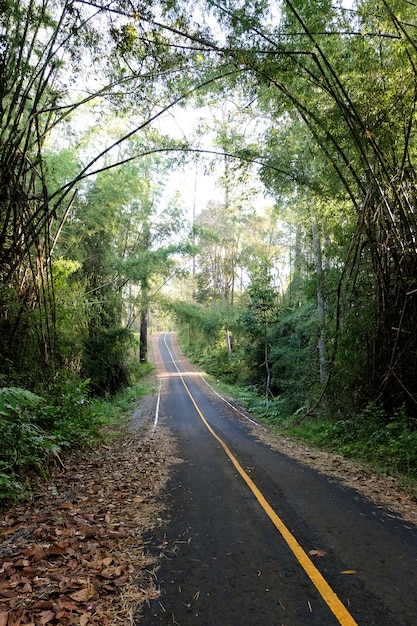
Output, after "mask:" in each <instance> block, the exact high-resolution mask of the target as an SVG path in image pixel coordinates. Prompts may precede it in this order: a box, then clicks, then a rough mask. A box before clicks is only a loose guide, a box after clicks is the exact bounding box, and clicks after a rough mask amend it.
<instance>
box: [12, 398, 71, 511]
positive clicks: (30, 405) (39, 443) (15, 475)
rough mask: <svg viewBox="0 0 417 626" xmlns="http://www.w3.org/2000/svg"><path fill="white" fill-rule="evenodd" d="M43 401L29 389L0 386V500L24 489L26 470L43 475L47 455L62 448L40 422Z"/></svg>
mask: <svg viewBox="0 0 417 626" xmlns="http://www.w3.org/2000/svg"><path fill="white" fill-rule="evenodd" d="M41 402H42V399H41V398H40V397H39V396H37V395H35V394H33V393H31V392H30V391H27V390H26V389H20V388H16V387H9V388H3V389H0V442H1V444H0V450H1V451H0V499H1V498H8V497H11V496H12V495H13V494H14V493H15V492H16V490H17V489H18V488H20V489H23V485H22V484H21V483H20V480H19V478H20V476H21V475H22V473H23V472H28V471H36V472H37V473H41V474H44V473H45V471H46V465H45V463H46V460H47V458H48V456H49V455H50V454H53V453H57V452H58V451H59V445H58V444H57V442H56V438H55V437H54V436H53V435H50V434H48V433H47V432H46V431H45V430H44V429H43V428H42V427H41V426H40V425H39V424H38V422H37V412H36V410H37V409H38V407H39V406H40V404H41Z"/></svg>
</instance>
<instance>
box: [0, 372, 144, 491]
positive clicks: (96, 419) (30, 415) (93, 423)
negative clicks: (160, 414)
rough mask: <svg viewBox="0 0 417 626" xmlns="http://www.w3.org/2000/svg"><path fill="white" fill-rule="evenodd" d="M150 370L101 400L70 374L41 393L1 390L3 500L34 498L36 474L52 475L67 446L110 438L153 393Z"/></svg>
mask: <svg viewBox="0 0 417 626" xmlns="http://www.w3.org/2000/svg"><path fill="white" fill-rule="evenodd" d="M151 369H152V366H151V365H148V364H145V365H143V366H141V367H140V368H138V370H137V372H136V376H135V379H136V382H135V383H134V384H133V385H132V386H131V387H126V388H125V389H123V390H122V391H120V392H119V393H118V394H116V395H115V396H113V397H111V396H108V397H105V398H102V399H100V401H98V400H97V399H94V398H92V397H91V395H90V393H89V381H88V380H86V381H80V380H79V379H77V378H75V377H72V376H69V375H68V374H66V373H60V374H58V375H57V377H56V378H55V380H53V381H52V382H51V383H50V384H49V385H45V386H44V387H43V388H42V389H41V390H39V391H38V393H33V392H32V391H29V390H27V389H23V388H21V387H3V388H0V500H17V499H20V498H24V497H27V496H29V495H30V488H31V481H32V480H33V478H34V477H35V476H41V477H43V478H47V477H48V470H49V467H50V464H51V462H56V463H59V464H62V459H61V456H62V454H63V453H64V452H65V451H66V450H70V449H72V450H74V449H78V450H79V449H83V448H88V447H89V446H93V445H94V444H96V443H97V442H98V441H99V440H101V439H102V438H106V437H108V436H109V432H110V431H111V427H112V426H115V425H116V424H118V423H119V424H122V423H123V420H124V418H125V417H126V416H127V414H128V412H129V410H132V408H133V407H134V404H135V402H136V401H137V399H138V398H140V397H141V396H143V395H145V394H146V393H149V385H147V384H146V383H145V382H144V381H143V380H141V379H142V377H143V376H144V375H145V374H147V373H148V372H149V371H150V370H151Z"/></svg>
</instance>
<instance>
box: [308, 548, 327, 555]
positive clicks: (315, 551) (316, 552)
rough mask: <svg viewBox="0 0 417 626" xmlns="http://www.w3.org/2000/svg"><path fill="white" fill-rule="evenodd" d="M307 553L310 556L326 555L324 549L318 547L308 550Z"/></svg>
mask: <svg viewBox="0 0 417 626" xmlns="http://www.w3.org/2000/svg"><path fill="white" fill-rule="evenodd" d="M309 554H310V555H311V556H326V554H327V552H326V550H320V548H315V549H314V550H309Z"/></svg>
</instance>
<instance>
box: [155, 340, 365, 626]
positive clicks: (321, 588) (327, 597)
mask: <svg viewBox="0 0 417 626" xmlns="http://www.w3.org/2000/svg"><path fill="white" fill-rule="evenodd" d="M164 342H165V345H166V348H167V350H168V352H169V355H170V357H171V359H172V362H173V364H174V366H175V368H176V370H177V372H178V374H179V376H180V378H181V381H182V384H183V385H184V387H185V390H186V391H187V393H188V395H189V397H190V399H191V402H192V403H193V405H194V407H195V410H196V411H197V413H198V415H199V416H200V418H201V420H202V421H203V423H204V425H205V426H206V427H207V429H208V430H209V432H210V433H211V434H212V435H213V437H214V438H215V439H216V440H217V441H218V442H219V444H220V445H221V446H222V448H223V450H224V451H225V452H226V454H227V456H228V457H229V459H230V460H231V462H232V463H233V465H234V466H235V468H236V470H237V471H238V472H239V474H240V475H241V477H242V478H243V480H244V481H245V483H246V484H247V485H248V487H249V489H250V490H251V491H252V493H253V495H254V496H255V498H256V499H257V500H258V502H259V504H260V505H261V507H262V508H263V510H264V511H265V513H266V514H267V515H268V517H269V518H270V520H271V521H272V523H273V524H274V526H275V527H276V529H277V530H278V531H279V532H280V534H281V536H282V537H283V539H284V540H285V541H286V543H287V545H288V546H289V548H290V549H291V551H292V552H293V554H294V556H295V557H296V559H297V561H298V562H299V564H300V565H301V567H302V568H303V570H304V571H305V573H306V574H307V576H308V577H309V578H310V580H311V582H312V583H313V585H314V586H315V587H316V589H317V591H318V592H319V593H320V595H321V597H322V598H323V600H324V601H325V602H326V604H327V606H328V607H329V609H330V610H331V611H332V613H333V615H334V616H335V617H336V619H337V621H338V622H339V624H341V625H342V626H358V624H357V622H356V621H355V620H354V619H353V617H352V615H351V614H350V613H349V611H348V610H347V608H346V607H345V605H344V604H343V603H342V602H341V601H340V600H339V598H338V597H337V595H336V593H335V592H334V591H333V589H332V588H331V587H330V585H329V584H328V582H327V581H326V580H325V579H324V577H323V576H322V574H321V573H320V572H319V570H318V569H317V567H316V566H315V565H314V563H313V562H312V560H311V559H310V557H309V556H308V555H307V553H306V552H305V551H304V550H303V548H302V547H301V546H300V544H299V543H298V541H297V539H296V538H295V537H294V535H293V534H292V533H291V532H290V531H289V530H288V528H287V527H286V526H285V524H284V522H283V521H282V520H281V518H280V517H279V516H278V515H277V514H276V513H275V511H274V509H273V508H272V506H271V505H270V504H269V503H268V501H267V500H266V499H265V497H264V495H263V494H262V492H261V491H260V490H259V489H258V487H257V486H256V485H255V483H254V482H253V480H252V479H251V478H250V477H249V476H248V474H247V473H246V472H245V470H244V469H243V467H242V466H241V465H240V463H239V461H238V460H237V459H236V457H235V456H234V454H233V453H232V452H231V451H230V449H229V447H228V446H227V444H226V443H225V442H224V441H223V439H221V438H220V437H219V435H218V434H217V433H216V432H215V431H214V430H213V429H212V427H211V426H210V424H209V423H208V422H207V420H206V418H205V417H204V415H203V414H202V412H201V411H200V409H199V407H198V405H197V403H196V401H195V400H194V397H193V395H192V394H191V391H190V390H189V388H188V386H187V383H186V382H185V380H184V377H183V375H182V373H181V372H180V370H179V369H178V366H177V364H176V362H175V359H174V356H173V354H172V352H171V350H170V348H169V346H168V344H167V342H166V336H165V337H164Z"/></svg>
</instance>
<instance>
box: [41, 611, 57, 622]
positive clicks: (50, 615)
mask: <svg viewBox="0 0 417 626" xmlns="http://www.w3.org/2000/svg"><path fill="white" fill-rule="evenodd" d="M54 617H55V611H42V613H41V624H48V622H50V621H51V620H53V619H54Z"/></svg>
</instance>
